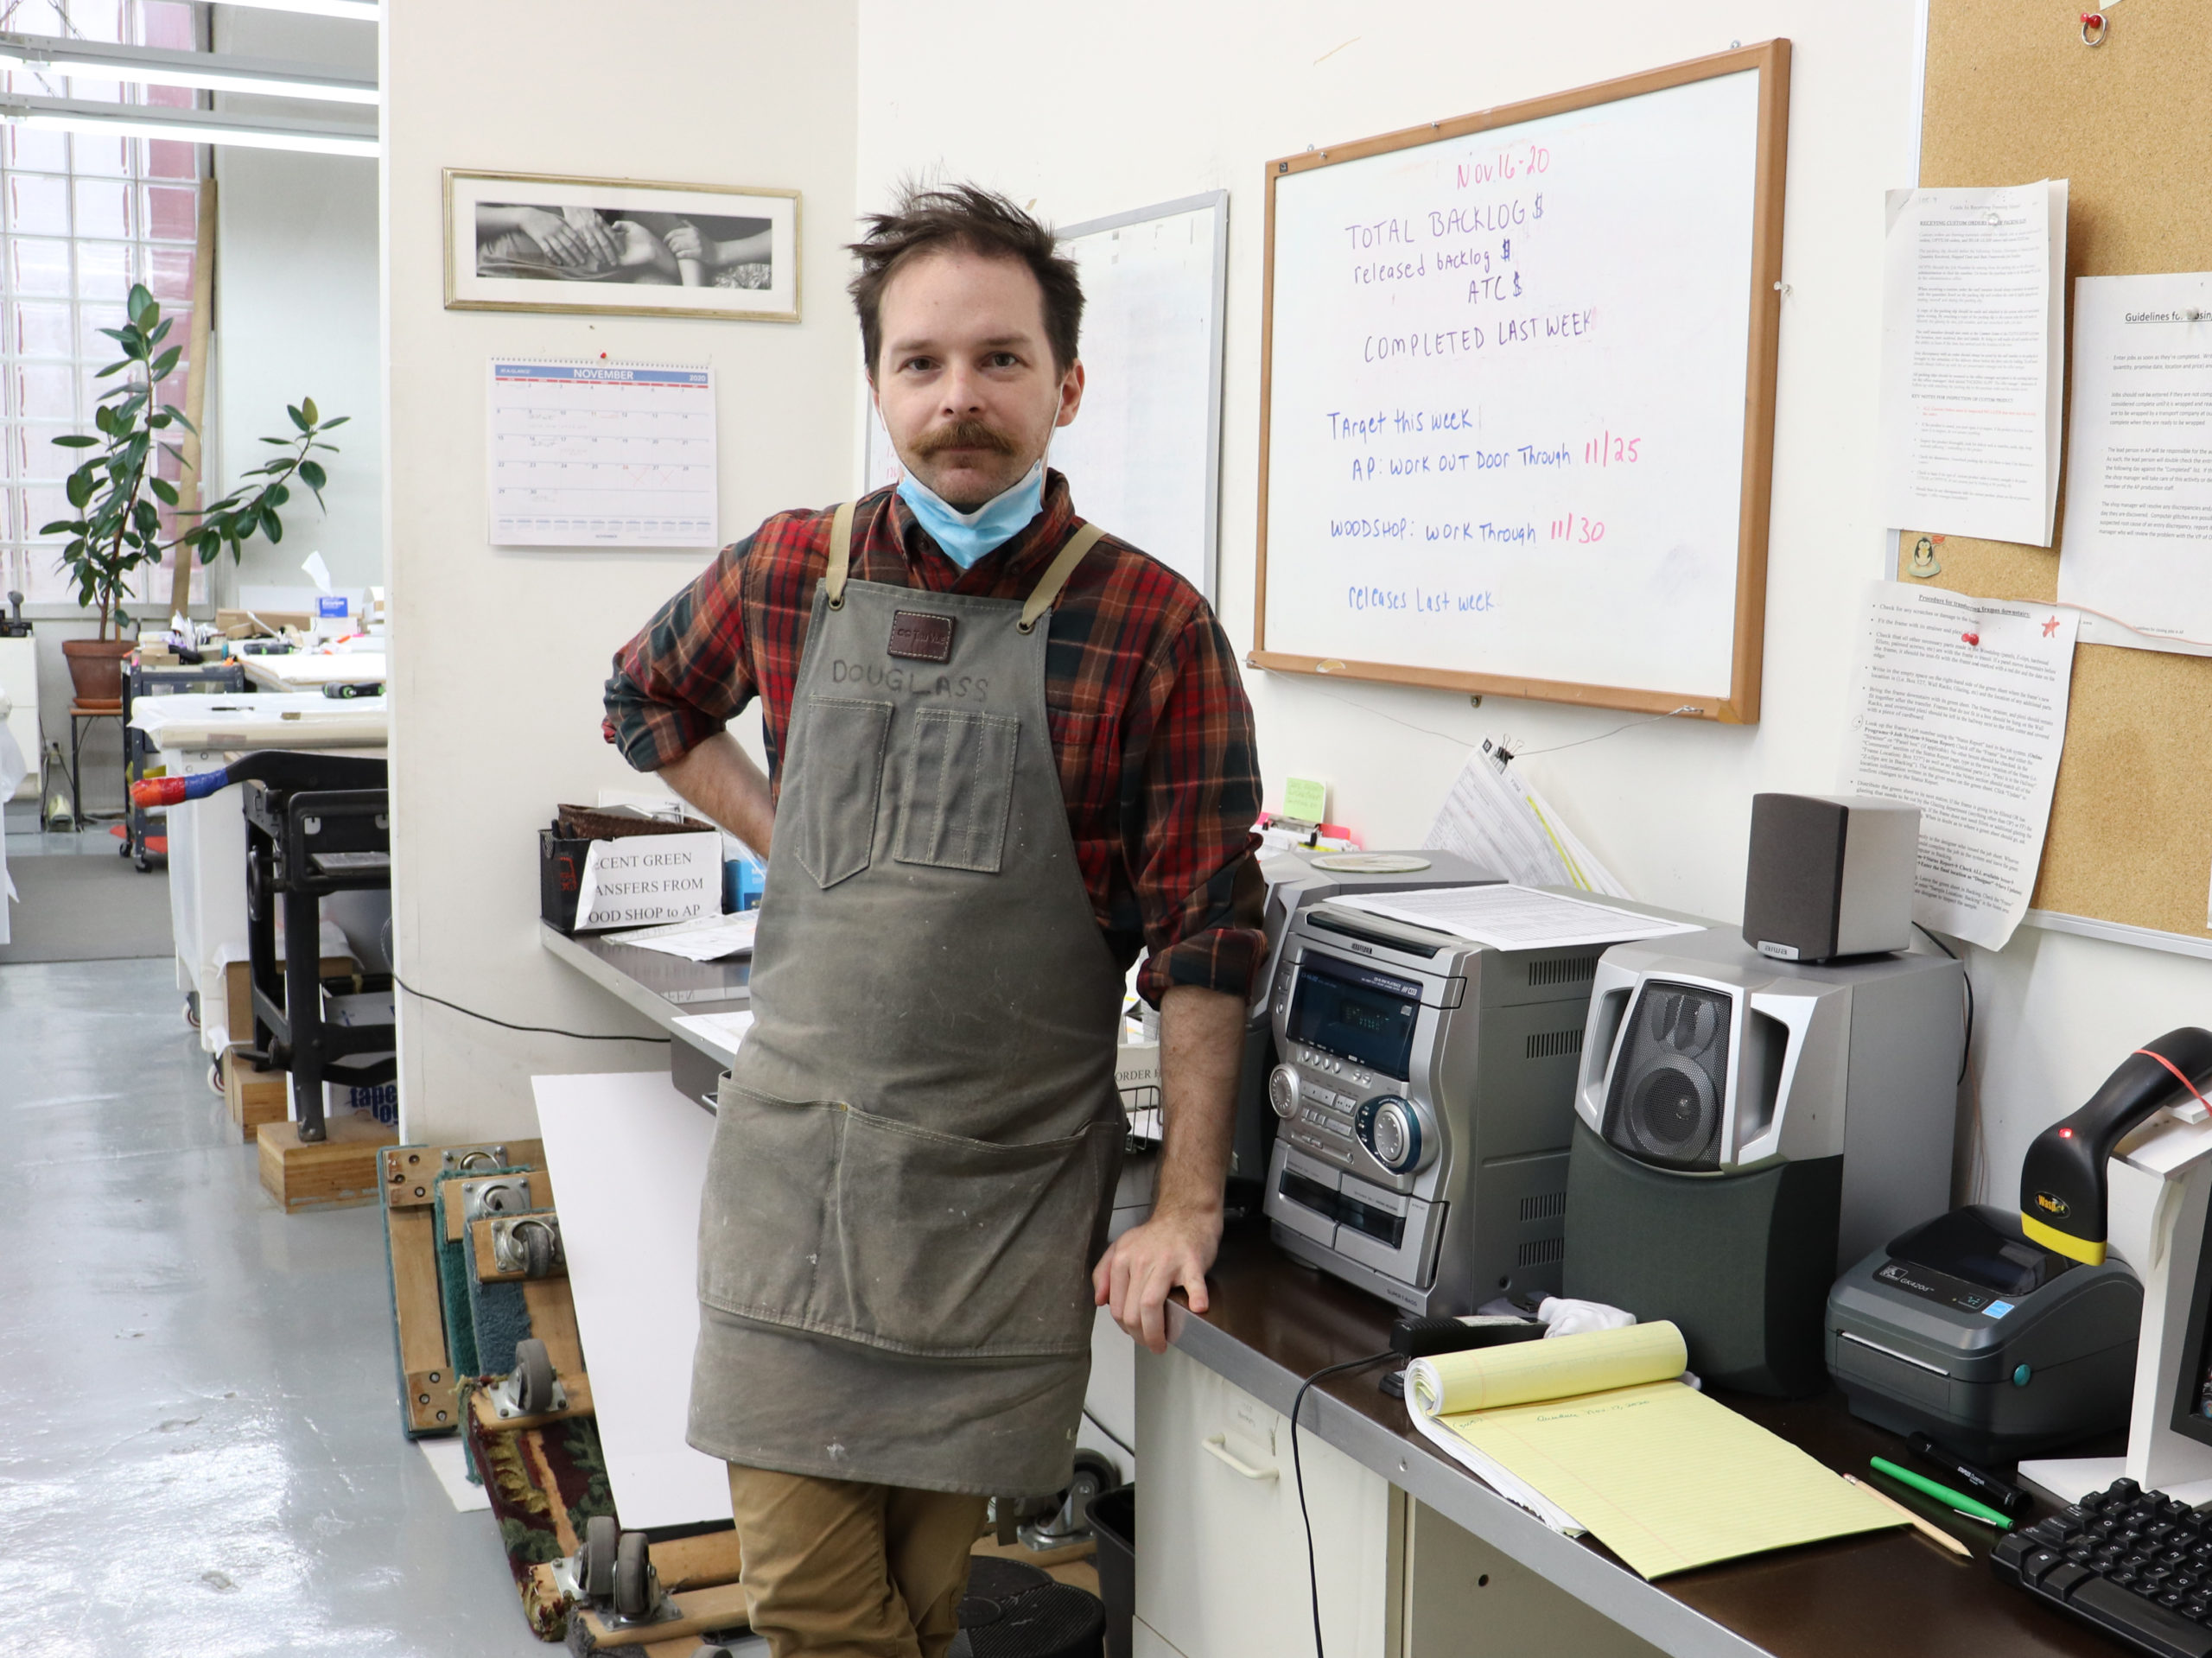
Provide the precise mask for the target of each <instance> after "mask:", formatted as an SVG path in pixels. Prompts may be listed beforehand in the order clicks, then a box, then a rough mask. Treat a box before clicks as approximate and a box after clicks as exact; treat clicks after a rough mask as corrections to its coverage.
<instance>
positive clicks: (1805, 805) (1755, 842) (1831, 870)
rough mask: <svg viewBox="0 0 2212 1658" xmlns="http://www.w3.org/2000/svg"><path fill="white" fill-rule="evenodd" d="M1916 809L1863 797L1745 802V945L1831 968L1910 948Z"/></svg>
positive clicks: (1917, 833)
mask: <svg viewBox="0 0 2212 1658" xmlns="http://www.w3.org/2000/svg"><path fill="white" fill-rule="evenodd" d="M1919 848H1920V809H1919V808H1918V807H1917V806H1907V805H1904V804H1900V803H1898V802H1897V801H1894V800H1877V799H1874V798H1873V797H1871V796H1866V795H1784V794H1762V795H1753V796H1752V797H1751V860H1750V863H1749V866H1748V867H1747V869H1746V872H1745V880H1744V942H1745V943H1747V944H1749V945H1751V947H1752V948H1753V949H1755V950H1758V952H1759V953H1760V954H1761V955H1762V956H1773V957H1775V958H1776V959H1777V960H1778V961H1784V962H1828V961H1834V960H1835V959H1836V958H1837V957H1839V956H1867V955H1872V954H1873V953H1874V952H1876V951H1878V950H1903V949H1904V948H1905V947H1906V946H1907V945H1908V944H1910V943H1911V942H1912V877H1913V867H1914V863H1915V861H1916V858H1917V856H1918V854H1919Z"/></svg>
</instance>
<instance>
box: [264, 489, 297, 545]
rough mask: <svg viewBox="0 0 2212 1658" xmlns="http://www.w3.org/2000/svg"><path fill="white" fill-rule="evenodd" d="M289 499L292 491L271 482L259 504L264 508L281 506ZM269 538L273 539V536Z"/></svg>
mask: <svg viewBox="0 0 2212 1658" xmlns="http://www.w3.org/2000/svg"><path fill="white" fill-rule="evenodd" d="M290 499H292V492H291V491H290V490H289V489H286V488H285V487H284V486H283V485H282V484H271V485H270V486H269V492H268V493H267V494H265V495H264V496H263V497H262V498H261V504H262V506H263V508H264V510H266V509H268V508H270V507H278V506H282V505H284V503H285V502H287V501H289V500H290ZM270 539H271V540H274V539H275V537H270Z"/></svg>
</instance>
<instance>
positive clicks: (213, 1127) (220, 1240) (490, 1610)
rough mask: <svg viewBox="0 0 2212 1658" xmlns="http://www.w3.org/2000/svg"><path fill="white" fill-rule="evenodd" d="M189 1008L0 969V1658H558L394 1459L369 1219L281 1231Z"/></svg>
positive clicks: (425, 1469) (431, 1496) (82, 969)
mask: <svg viewBox="0 0 2212 1658" xmlns="http://www.w3.org/2000/svg"><path fill="white" fill-rule="evenodd" d="M57 838H60V837H57ZM103 838H104V837H103ZM85 840H86V842H92V836H90V835H87V836H86V837H85ZM46 849H47V848H40V850H41V851H44V850H46ZM54 849H55V850H59V849H60V848H54ZM71 849H72V850H74V848H71ZM9 850H10V854H11V855H21V854H20V853H19V851H18V844H17V843H16V842H15V841H14V837H12V836H11V837H10V848H9ZM22 850H24V851H28V850H29V848H22ZM108 855H110V856H112V855H114V854H113V853H112V852H109V853H108ZM180 1007H181V997H180V996H179V994H178V993H177V990H176V988H175V968H174V966H173V964H172V963H170V962H168V961H165V960H157V961H125V962H57V963H51V964H39V965H26V966H10V967H0V1135H4V1139H5V1143H6V1145H7V1147H8V1152H7V1158H6V1166H7V1169H8V1172H9V1177H10V1178H9V1182H8V1186H9V1190H8V1193H7V1197H6V1199H5V1201H0V1261H5V1262H6V1263H7V1267H6V1270H5V1271H4V1272H0V1650H4V1651H5V1652H7V1653H9V1654H10V1655H13V1654H17V1653H21V1654H24V1655H27V1658H35V1655H55V1658H60V1655H69V1658H76V1655H99V1658H105V1655H109V1654H118V1655H120V1654H126V1653H130V1654H135V1653H160V1654H163V1655H192V1658H199V1655H207V1658H231V1655H258V1654H264V1653H273V1652H279V1651H282V1652H286V1653H331V1654H344V1655H348V1658H352V1655H367V1654H377V1655H401V1654H422V1655H425V1658H430V1655H436V1658H447V1655H452V1654H458V1653H467V1654H469V1655H471V1658H477V1655H482V1658H498V1655H501V1654H515V1655H521V1654H539V1655H543V1654H549V1653H551V1652H555V1651H557V1650H558V1648H549V1647H546V1646H543V1645H542V1644H540V1643H539V1642H537V1641H535V1640H534V1639H532V1638H531V1635H530V1632H529V1630H528V1629H527V1628H526V1627H525V1626H524V1623H523V1619H522V1614H521V1611H520V1610H519V1608H518V1604H517V1601H516V1598H515V1594H514V1591H513V1588H512V1580H511V1579H509V1577H508V1574H507V1569H506V1564H505V1557H504V1555H503V1554H502V1553H501V1550H500V1547H499V1535H498V1531H497V1528H496V1527H495V1526H494V1525H493V1521H492V1518H491V1516H490V1515H488V1514H486V1513H483V1512H476V1513H471V1514H461V1513H456V1512H455V1511H454V1508H453V1505H452V1503H451V1502H450V1501H449V1500H448V1498H447V1496H446V1495H445V1493H444V1491H443V1490H442V1488H441V1487H440V1486H439V1484H438V1482H437V1479H436V1477H435V1476H434V1475H433V1474H432V1473H431V1471H430V1469H429V1465H428V1464H426V1463H425V1462H424V1461H423V1457H422V1455H421V1453H420V1452H418V1451H417V1450H416V1448H415V1447H414V1446H413V1445H411V1444H410V1443H409V1442H408V1441H407V1440H406V1439H404V1438H402V1437H401V1434H400V1431H399V1407H398V1403H397V1394H396V1392H395V1389H394V1386H393V1367H392V1350H391V1312H390V1305H389V1293H388V1291H387V1288H386V1285H385V1256H384V1243H383V1235H382V1232H381V1229H380V1228H379V1224H378V1211H376V1210H373V1209H349V1210H334V1211H331V1212H328V1213H324V1214H319V1215H299V1216H292V1217H286V1216H284V1215H283V1214H281V1213H279V1212H278V1211H277V1210H276V1208H275V1207H274V1206H273V1205H272V1204H270V1200H269V1199H268V1197H266V1196H264V1193H263V1192H262V1191H261V1188H260V1185H259V1183H258V1180H257V1174H256V1166H255V1162H254V1153H253V1148H252V1147H250V1146H245V1145H241V1144H239V1143H238V1142H237V1140H235V1138H234V1134H235V1131H234V1130H233V1129H232V1128H231V1126H230V1123H229V1121H228V1119H227V1118H226V1115H225V1114H224V1109H223V1102H222V1101H221V1100H220V1099H219V1098H217V1097H216V1096H214V1095H213V1094H212V1093H211V1092H210V1091H209V1090H208V1088H207V1062H206V1059H205V1058H204V1057H203V1056H202V1055H201V1054H200V1050H199V1044H198V1041H197V1039H196V1038H195V1036H194V1033H193V1032H190V1031H188V1029H187V1028H186V1027H185V1025H184V1022H183V1020H182V1019H181V1016H180Z"/></svg>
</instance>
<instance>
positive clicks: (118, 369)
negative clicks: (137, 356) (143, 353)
mask: <svg viewBox="0 0 2212 1658" xmlns="http://www.w3.org/2000/svg"><path fill="white" fill-rule="evenodd" d="M129 367H130V359H129V358H128V357H125V358H124V359H121V360H120V361H119V362H113V363H110V364H109V365H107V366H106V367H105V368H104V369H102V370H101V371H100V372H99V373H97V374H95V375H93V376H92V378H94V379H95V380H105V378H107V377H108V376H109V375H111V374H120V373H122V372H123V371H124V370H125V369H127V368H129Z"/></svg>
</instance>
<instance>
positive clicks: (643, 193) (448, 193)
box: [445, 167, 800, 322]
mask: <svg viewBox="0 0 2212 1658" xmlns="http://www.w3.org/2000/svg"><path fill="white" fill-rule="evenodd" d="M445 227H446V296H445V303H446V308H447V309H448V310H449V311H550V312H559V313H564V314H569V315H590V314H600V315H607V316H688V317H710V318H721V319H727V320H728V321H742V322H797V321H798V320H799V275H800V273H799V193H798V191H796V190H779V189H770V188H766V187H753V186H747V185H729V184H674V183H664V182H658V181H651V180H644V179H588V178H573V177H569V176H566V175H559V174H550V173H498V172H477V171H471V170H469V169H467V168H454V167H449V168H446V169H445Z"/></svg>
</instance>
